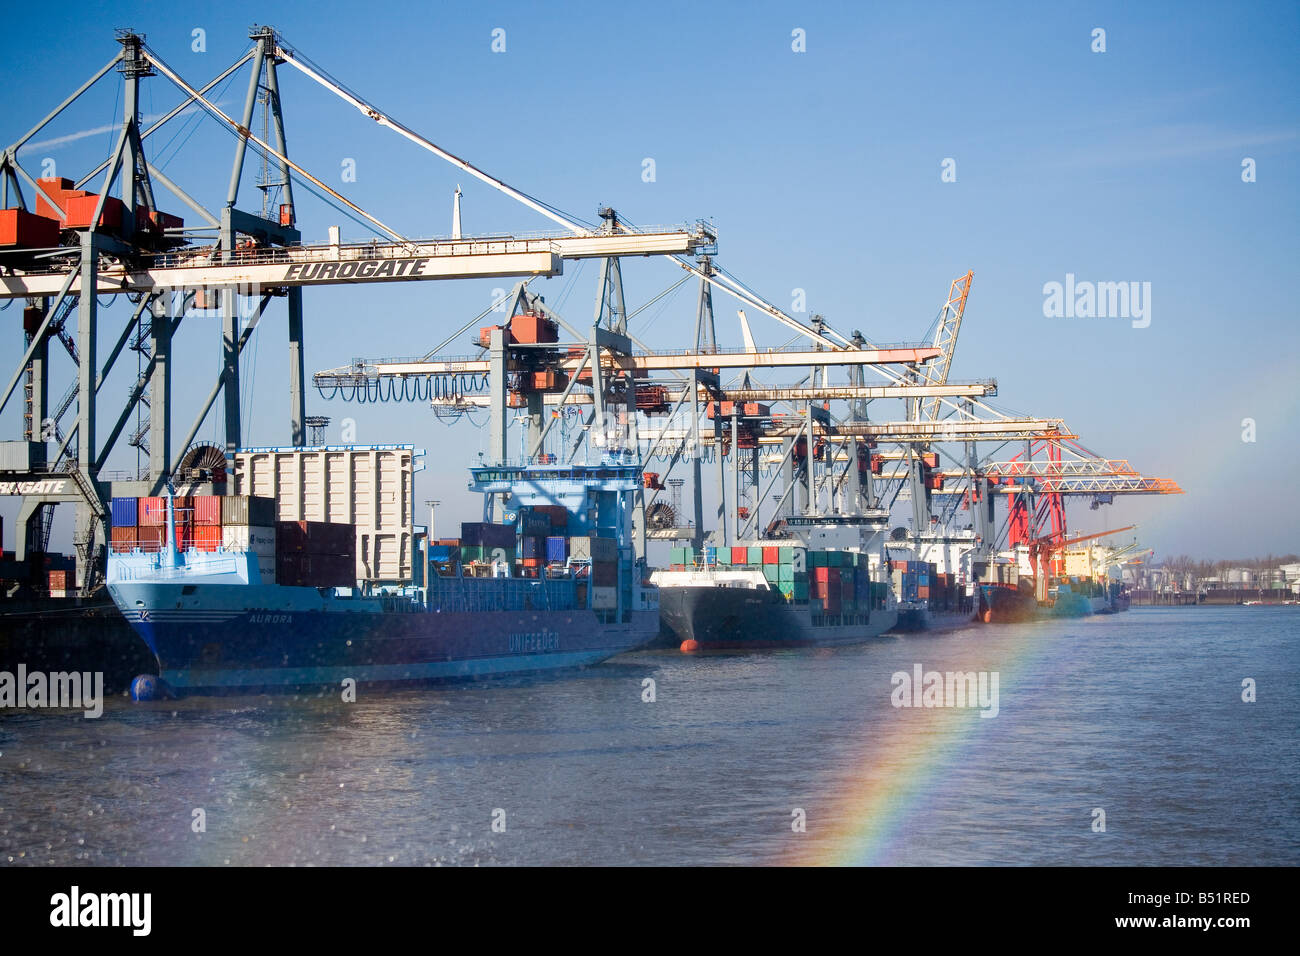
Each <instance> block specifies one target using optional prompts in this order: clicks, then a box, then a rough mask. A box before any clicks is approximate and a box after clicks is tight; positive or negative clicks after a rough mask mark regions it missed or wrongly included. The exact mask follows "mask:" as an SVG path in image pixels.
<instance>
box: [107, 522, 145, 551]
mask: <svg viewBox="0 0 1300 956" xmlns="http://www.w3.org/2000/svg"><path fill="white" fill-rule="evenodd" d="M139 540H140V535H139V532H137V530H136V529H135V528H134V527H130V528H119V527H117V526H116V525H114V526H113V528H112V530H111V531H110V532H109V539H108V547H109V550H110V551H115V552H118V553H120V552H123V551H133V550H134V549H135V547H136V544H137V543H138V542H139Z"/></svg>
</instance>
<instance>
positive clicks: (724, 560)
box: [717, 548, 731, 567]
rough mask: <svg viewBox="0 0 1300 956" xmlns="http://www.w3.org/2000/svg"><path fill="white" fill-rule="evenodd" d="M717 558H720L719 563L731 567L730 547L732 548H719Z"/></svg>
mask: <svg viewBox="0 0 1300 956" xmlns="http://www.w3.org/2000/svg"><path fill="white" fill-rule="evenodd" d="M717 559H718V560H717V563H718V564H719V565H726V566H728V567H730V566H731V549H730V548H719V549H718V555H717Z"/></svg>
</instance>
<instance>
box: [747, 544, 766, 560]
mask: <svg viewBox="0 0 1300 956" xmlns="http://www.w3.org/2000/svg"><path fill="white" fill-rule="evenodd" d="M749 563H750V564H762V563H763V549H762V548H757V547H754V546H752V545H751V546H750V549H749Z"/></svg>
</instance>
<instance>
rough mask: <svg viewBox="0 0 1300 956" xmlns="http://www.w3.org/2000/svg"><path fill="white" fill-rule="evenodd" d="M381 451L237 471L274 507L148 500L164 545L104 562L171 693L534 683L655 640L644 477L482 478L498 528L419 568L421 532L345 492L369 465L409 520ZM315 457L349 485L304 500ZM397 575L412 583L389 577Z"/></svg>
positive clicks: (271, 462)
mask: <svg viewBox="0 0 1300 956" xmlns="http://www.w3.org/2000/svg"><path fill="white" fill-rule="evenodd" d="M379 451H380V452H381V453H382V454H383V457H382V459H374V457H373V456H368V457H367V456H365V449H360V450H358V449H357V448H356V447H354V446H345V447H340V448H328V447H326V448H321V449H309V450H302V449H264V450H260V454H261V458H260V459H256V458H250V459H246V460H245V461H244V462H242V464H243V465H244V466H245V472H246V473H245V474H243V475H242V476H241V477H240V480H239V482H238V484H237V489H236V490H237V491H243V490H249V489H252V490H257V489H258V486H259V484H260V483H263V481H264V480H265V481H267V482H270V483H271V485H272V486H274V490H279V491H284V492H287V493H286V494H285V495H283V496H281V497H279V498H278V499H277V498H274V497H272V498H265V497H259V496H257V495H241V494H236V495H233V496H229V497H216V498H213V499H212V500H211V501H200V500H197V499H191V500H188V501H187V500H185V499H178V498H175V497H168V498H163V499H158V500H157V501H150V502H145V503H144V504H142V506H141V511H142V513H146V512H145V511H144V509H145V508H147V509H148V512H147V518H148V520H150V521H156V520H158V517H159V516H161V518H162V520H163V522H164V524H163V525H161V526H160V527H161V528H162V534H161V538H160V541H159V545H158V548H157V550H146V547H147V544H146V542H145V541H143V540H140V539H139V533H140V532H139V527H137V541H136V544H135V545H134V546H132V547H130V548H129V549H127V548H126V546H125V543H122V544H120V545H119V546H118V547H116V548H115V550H114V551H113V552H112V553H111V554H110V555H109V559H108V590H109V593H110V594H111V596H112V598H113V600H114V602H115V603H116V604H117V606H118V607H119V608H120V609H121V611H122V614H123V615H124V616H125V618H126V619H127V621H128V622H129V623H130V624H131V626H132V627H133V628H134V629H135V630H136V632H138V633H139V635H140V637H142V638H143V639H144V642H145V643H146V644H147V645H148V647H149V649H150V650H151V651H152V652H153V654H154V655H155V656H156V658H157V665H158V667H157V670H158V673H159V675H160V676H161V680H162V681H163V685H162V690H163V691H164V692H174V693H220V692H251V691H261V690H273V689H298V688H304V689H305V688H320V687H333V688H338V687H339V686H340V684H341V683H342V682H343V681H346V680H349V679H351V680H354V681H356V682H357V683H358V684H360V683H372V684H403V683H410V682H424V681H437V680H456V679H467V678H471V679H472V678H481V677H489V676H499V675H515V674H526V673H535V672H539V671H549V670H555V669H559V668H569V667H580V666H585V665H590V664H594V663H597V662H599V661H602V660H605V659H606V658H609V657H612V656H614V655H615V654H618V653H621V652H623V651H627V650H632V649H634V648H637V647H639V646H642V645H644V644H646V643H647V642H649V641H651V640H652V639H653V638H654V636H655V634H656V633H657V631H658V627H659V609H658V595H657V591H656V589H655V588H654V587H653V586H652V585H649V584H648V583H647V582H643V580H642V574H641V567H640V565H639V564H638V562H636V561H635V560H634V558H633V552H632V548H631V547H630V546H629V544H628V540H629V535H628V528H629V524H630V504H631V500H632V497H633V494H634V492H635V489H636V488H637V486H638V484H639V481H640V475H639V469H638V468H637V467H636V466H633V465H624V464H603V465H600V466H587V465H568V466H546V465H523V466H518V467H512V466H491V467H488V466H484V467H475V468H472V469H470V475H471V477H470V489H471V490H472V491H476V492H479V493H481V494H483V495H484V496H485V506H484V518H485V519H486V520H484V521H482V522H476V523H468V524H465V525H463V526H462V535H461V537H460V538H459V539H444V540H441V541H438V542H436V543H433V544H431V545H430V544H428V543H427V540H426V544H425V556H424V557H423V558H421V557H420V555H419V551H418V548H416V547H414V546H413V544H414V542H416V541H418V540H420V539H421V536H420V535H419V534H418V533H417V534H413V535H412V536H411V540H410V541H407V540H405V538H406V534H405V532H402V531H401V527H400V522H399V525H398V528H397V529H393V528H388V529H387V530H386V529H385V528H384V518H383V516H382V515H381V516H380V517H379V518H378V519H376V518H375V516H374V514H373V510H372V513H371V514H370V516H369V517H367V516H366V515H365V514H364V512H365V511H366V510H367V509H366V507H364V503H363V504H362V506H358V503H357V497H358V496H357V495H356V494H355V493H354V491H355V489H353V488H352V484H353V481H352V480H351V479H352V478H353V477H355V476H356V475H357V474H358V473H364V472H365V469H364V468H360V469H359V468H358V467H357V455H359V454H360V455H362V456H363V457H365V458H366V459H367V460H369V461H370V463H371V466H372V471H371V472H370V474H372V475H374V476H375V478H374V480H372V481H370V482H369V483H368V485H367V487H369V488H370V489H372V490H373V491H374V492H375V493H374V494H373V495H372V496H371V502H370V503H371V504H372V505H377V503H378V502H379V501H380V500H381V499H384V500H387V499H388V498H390V497H393V496H387V495H385V494H384V489H385V488H391V489H394V490H395V495H394V496H395V497H396V498H397V500H398V501H399V502H402V499H403V497H405V498H406V499H407V500H406V501H405V502H402V506H401V507H399V508H398V509H397V511H399V512H405V513H406V514H407V518H406V520H407V521H409V496H410V487H411V485H410V482H409V478H410V474H409V470H410V466H409V461H410V456H409V453H407V454H403V446H394V447H390V448H387V449H379ZM407 452H409V448H407ZM315 453H319V455H320V456H321V460H320V463H319V464H320V467H321V468H322V469H323V470H324V471H325V472H327V473H329V472H330V470H331V469H333V470H334V471H336V472H337V473H339V474H342V475H347V476H349V480H347V481H344V482H343V483H342V484H343V485H344V486H345V487H342V488H331V487H330V486H329V484H328V482H327V483H326V484H325V485H324V486H323V493H322V494H321V495H313V496H299V498H298V499H297V500H296V501H295V500H293V496H292V488H293V487H294V486H297V487H299V488H303V487H311V486H312V482H311V481H310V480H307V481H304V479H303V474H304V472H310V471H311V468H312V467H313V466H312V465H311V462H310V461H308V462H306V463H304V461H303V459H304V457H305V456H307V455H310V454H315ZM332 453H334V454H333V455H332ZM239 454H240V455H241V456H242V455H243V454H244V453H242V452H241V453H239ZM331 456H332V457H331ZM334 459H338V460H334ZM375 460H378V465H377V466H375V465H374V461H375ZM259 462H260V463H259ZM390 462H396V464H395V465H391V466H390ZM281 482H284V483H286V484H287V485H288V486H289V487H288V488H281V487H279V484H280V483H281ZM403 492H404V494H403ZM306 497H313V498H315V499H321V498H323V499H324V500H315V501H314V502H307V501H306V500H305V499H306ZM214 502H215V503H214ZM309 504H310V505H311V506H312V507H315V508H316V509H317V510H318V512H320V513H323V514H330V515H334V516H335V517H338V516H340V515H342V513H343V512H346V511H347V510H355V511H357V512H358V513H357V514H356V518H357V519H358V521H356V522H352V523H348V522H344V521H339V520H335V521H313V520H292V519H290V520H286V512H287V513H289V514H290V515H292V514H294V513H295V512H297V513H301V512H302V511H303V510H306V508H307V506H308V505H309ZM497 504H499V505H500V518H501V520H497V521H494V520H492V518H491V516H492V514H493V513H494V511H496V510H497V509H496V507H495V505H497ZM155 509H157V510H155ZM218 516H220V520H221V524H220V526H219V527H218V526H217V525H216V524H215V522H216V521H217V520H218ZM399 517H400V515H399ZM272 519H275V520H272ZM137 520H141V519H139V518H138V519H137ZM361 522H366V524H364V525H363V524H362V523H361ZM200 529H206V530H202V531H201V530H200ZM415 530H416V531H419V530H422V529H415ZM121 538H122V541H123V542H125V541H126V540H127V539H128V538H129V534H128V533H127V532H126V531H123V533H122V535H121ZM151 540H152V538H151ZM386 542H387V543H386ZM403 566H414V567H415V569H416V571H417V573H415V574H412V575H411V576H410V580H408V581H406V582H399V583H395V584H383V583H382V582H381V581H380V578H382V577H383V576H384V575H389V574H392V573H393V569H394V568H396V569H397V570H399V571H400V569H401V568H402V567H403Z"/></svg>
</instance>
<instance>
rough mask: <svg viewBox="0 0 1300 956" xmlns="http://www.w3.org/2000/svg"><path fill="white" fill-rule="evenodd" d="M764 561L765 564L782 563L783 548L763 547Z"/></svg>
mask: <svg viewBox="0 0 1300 956" xmlns="http://www.w3.org/2000/svg"><path fill="white" fill-rule="evenodd" d="M763 563H764V564H780V563H781V549H780V548H764V549H763Z"/></svg>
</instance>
